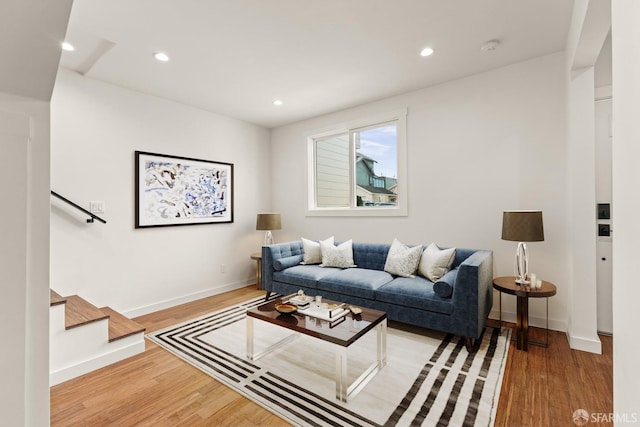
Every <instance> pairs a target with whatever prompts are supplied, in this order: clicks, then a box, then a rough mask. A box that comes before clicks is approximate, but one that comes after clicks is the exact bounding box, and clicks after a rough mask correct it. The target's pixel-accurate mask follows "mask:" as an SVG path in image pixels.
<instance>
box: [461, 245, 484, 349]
mask: <svg viewBox="0 0 640 427" xmlns="http://www.w3.org/2000/svg"><path fill="white" fill-rule="evenodd" d="M492 283H493V252H491V251H487V250H478V251H476V252H475V253H473V254H472V255H471V256H469V257H468V258H467V259H466V260H464V261H463V262H462V263H461V264H460V266H459V271H458V277H457V278H456V284H455V286H454V288H453V295H452V299H453V304H454V313H459V314H460V317H459V319H460V320H461V321H464V322H465V324H466V325H467V330H468V335H467V336H469V337H472V338H478V337H479V336H480V334H481V333H482V331H483V329H484V326H485V324H486V321H487V317H488V316H489V312H490V311H491V308H492V307H493V291H492ZM456 317H457V314H456Z"/></svg>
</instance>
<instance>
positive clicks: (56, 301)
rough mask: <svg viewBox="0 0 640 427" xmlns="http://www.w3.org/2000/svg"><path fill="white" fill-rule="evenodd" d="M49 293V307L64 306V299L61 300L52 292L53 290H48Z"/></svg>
mask: <svg viewBox="0 0 640 427" xmlns="http://www.w3.org/2000/svg"><path fill="white" fill-rule="evenodd" d="M49 291H50V296H49V304H50V305H60V304H64V303H66V302H67V299H66V298H62V297H61V296H60V295H59V294H58V293H57V292H56V291H54V290H53V289H49Z"/></svg>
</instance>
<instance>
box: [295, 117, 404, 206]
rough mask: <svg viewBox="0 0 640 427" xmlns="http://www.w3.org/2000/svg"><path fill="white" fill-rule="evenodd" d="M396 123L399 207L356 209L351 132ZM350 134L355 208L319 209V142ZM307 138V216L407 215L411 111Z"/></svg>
mask: <svg viewBox="0 0 640 427" xmlns="http://www.w3.org/2000/svg"><path fill="white" fill-rule="evenodd" d="M389 122H396V124H397V127H396V132H397V133H396V138H397V139H396V150H397V153H396V155H397V162H398V164H397V180H398V184H397V200H398V202H397V204H396V205H395V206H355V200H356V197H355V190H356V184H355V179H356V177H355V174H356V168H355V158H354V156H355V149H354V141H353V138H352V137H351V132H353V131H357V130H361V129H366V128H370V127H375V126H376V125H381V124H384V123H389ZM344 133H347V134H348V135H349V145H350V168H351V170H350V182H349V185H350V191H351V192H354V194H351V197H350V200H351V202H350V203H351V205H350V206H345V207H326V208H323V207H318V206H317V205H316V162H315V141H316V140H317V139H323V138H327V137H330V136H333V135H339V134H344ZM306 139H307V171H306V172H307V203H306V216H354V217H355V216H360V217H376V216H380V217H385V216H407V212H408V209H407V205H408V192H407V184H408V183H407V109H406V108H405V109H401V110H396V111H392V112H388V113H383V114H378V115H374V116H369V117H364V118H361V119H358V120H353V121H349V122H344V123H339V124H336V125H334V126H331V127H328V128H325V129H323V130H318V131H314V132H310V133H308V134H307V135H306Z"/></svg>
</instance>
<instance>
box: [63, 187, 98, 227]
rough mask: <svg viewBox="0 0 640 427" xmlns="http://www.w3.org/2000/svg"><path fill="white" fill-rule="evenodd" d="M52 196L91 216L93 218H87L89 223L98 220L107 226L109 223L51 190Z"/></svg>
mask: <svg viewBox="0 0 640 427" xmlns="http://www.w3.org/2000/svg"><path fill="white" fill-rule="evenodd" d="M51 195H52V196H55V197H57V198H58V199H60V200H62V201H63V202H65V203H68V204H70V205H71V206H73V207H74V208H76V209H78V210H80V211H82V212H84V213H85V214H87V215H89V216H90V217H91V218H87V222H88V223H90V224H91V223H93V221H94V220H95V219H97V220H98V221H100V222H101V223H103V224H106V223H107V221H105V220H104V219H102V218H100V217H99V216H98V215H94V214H93V213H92V212H89V211H88V210H86V209H85V208H83V207H82V206H79V205H77V204H75V203H73V202H72V201H71V200H69V199H67V198H66V197H63V196H61V195H59V194H58V193H56V192H55V191H53V190H51Z"/></svg>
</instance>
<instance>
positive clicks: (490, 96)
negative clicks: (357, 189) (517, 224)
mask: <svg viewBox="0 0 640 427" xmlns="http://www.w3.org/2000/svg"><path fill="white" fill-rule="evenodd" d="M563 78H564V74H563V54H562V53H558V54H553V55H548V56H544V57H540V58H536V59H533V60H530V61H526V62H522V63H519V64H515V65H511V66H508V67H504V68H501V69H498V70H494V71H490V72H487V73H483V74H478V75H474V76H471V77H468V78H464V79H460V80H456V81H452V82H449V83H445V84H442V85H439V86H435V87H431V88H427V89H423V90H419V91H415V92H411V93H407V94H404V95H400V96H396V97H393V98H389V99H386V100H382V101H379V102H374V103H370V104H366V105H363V106H360V107H357V108H352V109H349V110H345V111H341V112H337V113H334V114H329V115H326V116H322V117H318V118H314V119H311V120H306V121H303V122H299V123H296V124H292V125H288V126H283V127H280V128H277V129H274V130H273V133H272V140H271V143H272V158H273V169H272V176H273V180H272V182H273V184H272V185H273V190H272V191H273V205H272V207H273V209H274V210H278V211H280V212H281V213H282V222H283V231H282V233H281V234H282V235H283V236H282V237H281V240H282V239H286V240H293V239H298V238H300V237H301V236H304V237H309V238H324V237H327V236H330V235H335V236H336V238H337V239H340V240H344V239H349V238H353V239H355V240H360V241H368V242H391V241H392V239H393V238H394V237H397V238H399V239H400V240H401V241H403V242H406V243H423V244H429V243H430V242H432V241H435V242H436V243H437V244H439V245H444V246H459V247H467V248H486V249H491V250H493V251H494V256H495V258H494V269H495V275H496V276H502V275H512V274H513V256H514V254H515V248H516V244H515V243H514V242H507V241H502V240H501V239H500V236H501V222H502V211H503V210H507V209H542V210H543V212H544V213H543V215H544V227H545V241H544V242H540V243H531V244H529V249H530V261H531V271H532V272H534V273H537V274H538V276H539V277H542V278H544V279H545V280H549V281H551V282H553V283H555V284H557V286H558V294H557V296H555V297H553V298H551V299H550V300H549V308H550V317H551V320H550V321H551V323H550V326H551V327H552V328H555V329H560V330H565V329H566V319H567V317H566V313H567V305H568V294H567V287H566V283H567V281H568V277H569V271H568V269H567V263H566V259H567V256H568V249H569V247H568V236H567V233H566V231H565V230H566V227H567V224H566V222H567V218H566V203H565V198H566V189H565V179H566V177H565V171H564V167H565V109H564V80H563ZM405 107H406V108H408V116H407V123H408V130H407V134H408V148H407V151H408V176H409V183H408V193H409V214H408V216H407V217H400V218H398V217H395V218H389V217H386V218H344V217H342V218H339V220H336V219H335V218H318V217H305V203H306V179H307V178H306V158H307V153H306V140H305V135H306V134H307V133H309V132H312V131H314V130H318V129H323V128H326V127H328V126H330V125H331V124H334V123H338V122H345V121H351V120H356V119H360V118H363V117H366V116H368V115H376V114H380V113H384V112H388V111H394V110H397V109H400V108H405ZM495 301H496V304H494V305H495V308H494V313H493V315H494V316H496V317H497V311H496V310H497V297H496V299H495ZM544 308H545V305H544V301H543V300H541V301H532V302H531V305H530V320H531V323H532V324H534V325H536V324H537V325H544V314H545V313H544ZM503 311H504V312H506V314H507V318H509V317H510V318H511V320H513V319H515V302H514V301H513V298H509V297H505V298H503Z"/></svg>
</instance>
